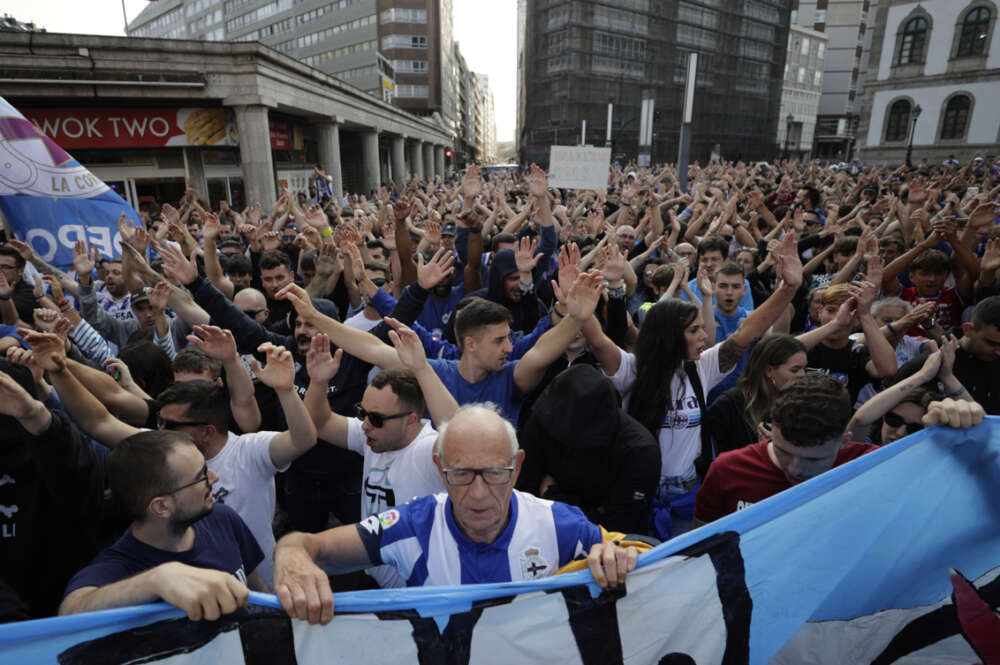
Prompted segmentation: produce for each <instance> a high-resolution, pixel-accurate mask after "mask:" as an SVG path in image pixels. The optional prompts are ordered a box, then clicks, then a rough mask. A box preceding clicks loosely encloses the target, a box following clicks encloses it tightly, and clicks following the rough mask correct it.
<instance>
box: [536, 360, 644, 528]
mask: <svg viewBox="0 0 1000 665" xmlns="http://www.w3.org/2000/svg"><path fill="white" fill-rule="evenodd" d="M518 439H519V441H520V443H521V447H522V448H524V450H525V460H524V465H523V467H522V470H521V475H520V477H519V478H518V482H517V486H518V489H521V490H523V491H527V492H531V493H533V494H537V493H538V489H539V485H540V483H541V481H542V478H543V477H544V476H545V475H546V474H548V475H551V476H552V477H553V478H554V479H555V482H556V484H555V485H554V486H552V487H550V488H549V490H548V491H547V492H546V493H545V496H544V498H546V499H553V500H557V501H563V502H565V503H569V504H571V505H575V506H579V507H580V509H582V510H583V512H584V514H586V516H587V518H588V519H589V520H590V521H592V522H594V523H595V524H600V525H602V526H604V527H605V528H607V529H608V530H611V531H621V532H624V533H646V532H647V531H648V528H649V525H648V522H649V506H650V502H651V500H652V498H653V495H654V493H655V492H656V484H657V482H658V481H659V476H660V445H659V443H658V442H657V441H656V439H654V438H653V435H652V434H650V433H649V432H648V431H647V430H646V428H644V427H643V426H642V425H640V424H639V422H638V421H636V420H635V419H634V418H632V417H631V416H629V415H628V414H627V413H625V411H624V410H623V409H622V408H621V407H620V406H619V404H618V393H617V392H616V391H615V388H614V386H613V385H612V384H611V381H609V380H608V379H607V378H606V377H605V376H604V375H603V374H602V373H601V372H600V370H598V369H596V368H594V367H592V366H590V365H574V366H573V367H570V368H569V369H567V370H566V371H564V372H562V373H561V374H559V376H557V377H556V378H555V379H553V381H552V383H551V384H550V385H549V387H548V388H547V389H546V390H545V392H543V393H542V395H541V396H540V397H539V398H538V401H537V402H535V406H534V409H533V411H532V415H531V417H530V418H529V420H528V422H527V423H525V426H524V427H523V428H521V431H520V433H519V435H518Z"/></svg>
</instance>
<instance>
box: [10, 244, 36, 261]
mask: <svg viewBox="0 0 1000 665" xmlns="http://www.w3.org/2000/svg"><path fill="white" fill-rule="evenodd" d="M7 244H8V245H9V246H10V248H11V249H13V250H14V251H15V252H17V253H18V254H20V256H21V258H22V259H24V260H25V261H27V262H29V263H30V262H31V260H32V259H33V258H35V250H34V249H32V248H31V245H29V244H28V243H26V242H21V241H20V240H17V239H16V238H14V239H11V240H8V241H7Z"/></svg>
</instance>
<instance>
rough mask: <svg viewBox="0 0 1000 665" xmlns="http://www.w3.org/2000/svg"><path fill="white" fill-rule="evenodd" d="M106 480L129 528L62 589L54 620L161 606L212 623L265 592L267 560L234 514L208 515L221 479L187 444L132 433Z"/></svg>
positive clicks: (167, 436) (218, 510)
mask: <svg viewBox="0 0 1000 665" xmlns="http://www.w3.org/2000/svg"><path fill="white" fill-rule="evenodd" d="M107 472H108V484H109V485H110V486H111V491H112V492H113V493H114V495H115V496H116V497H117V499H118V500H119V501H120V502H121V504H122V505H123V506H125V508H126V509H127V510H128V512H129V513H130V514H131V516H132V518H133V520H134V521H133V522H132V525H131V526H130V527H129V529H128V530H127V531H126V532H125V534H124V535H123V536H122V537H121V538H119V539H118V541H117V542H116V543H114V544H113V545H111V546H110V547H109V548H107V549H106V550H104V551H103V552H101V553H100V554H98V555H97V558H95V559H94V561H92V562H91V563H90V564H89V565H88V566H86V567H85V568H84V569H83V570H81V571H80V572H78V573H77V574H76V575H75V576H74V577H73V579H71V580H70V581H69V585H68V586H67V587H66V595H65V597H64V598H63V601H62V604H61V605H60V606H59V613H60V614H75V613H77V612H91V611H95V610H102V609H109V608H112V607H123V606H127V605H140V604H142V603H152V602H155V601H157V600H164V601H166V602H168V603H170V604H171V605H175V606H177V607H179V608H180V609H182V610H184V611H185V612H186V613H187V615H188V617H189V618H190V619H191V620H193V621H197V620H200V619H208V620H210V621H212V620H215V619H218V618H219V617H220V616H221V615H222V614H229V613H230V612H234V611H235V610H236V608H237V607H239V606H241V605H243V604H244V603H245V602H246V600H247V597H248V596H249V594H250V589H255V590H257V591H267V586H266V585H265V584H264V582H263V580H262V579H261V576H260V573H259V572H258V570H257V567H258V564H260V562H261V561H263V559H264V553H263V552H262V551H261V549H260V546H259V545H258V544H257V541H256V540H255V539H254V537H253V534H251V533H250V530H249V529H248V528H247V526H246V524H244V523H243V520H242V519H240V517H239V515H237V514H236V512H235V511H233V510H232V509H231V508H229V507H227V506H224V505H219V506H215V505H214V503H213V501H212V485H213V484H214V483H215V482H216V481H217V480H218V479H219V476H218V475H216V473H215V472H214V471H212V470H211V469H209V468H208V466H207V464H206V463H205V458H204V456H203V455H202V454H201V452H199V450H198V448H197V447H195V446H194V445H193V444H192V442H191V438H190V437H189V436H187V435H186V434H183V433H181V432H171V431H163V430H161V431H156V432H150V431H146V432H139V433H137V434H135V435H133V436H130V437H128V438H126V439H125V440H123V441H121V442H120V443H119V445H118V447H117V448H115V450H113V451H112V452H111V454H110V455H109V456H108V466H107ZM247 587H249V588H247Z"/></svg>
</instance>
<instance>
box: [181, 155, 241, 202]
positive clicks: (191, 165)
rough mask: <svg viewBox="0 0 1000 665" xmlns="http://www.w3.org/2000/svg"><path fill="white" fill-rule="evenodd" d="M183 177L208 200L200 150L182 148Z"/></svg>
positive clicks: (206, 182) (206, 181)
mask: <svg viewBox="0 0 1000 665" xmlns="http://www.w3.org/2000/svg"><path fill="white" fill-rule="evenodd" d="M184 175H185V176H186V177H187V179H188V180H190V181H191V182H193V183H194V187H195V189H197V190H198V191H199V192H201V193H202V194H204V195H205V198H208V178H206V177H205V163H204V162H202V161H201V149H200V148H184ZM227 203H232V201H227Z"/></svg>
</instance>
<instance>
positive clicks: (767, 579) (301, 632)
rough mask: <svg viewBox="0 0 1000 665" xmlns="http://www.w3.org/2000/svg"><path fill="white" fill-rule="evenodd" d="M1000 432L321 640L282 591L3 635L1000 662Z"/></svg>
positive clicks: (310, 651) (390, 604) (918, 442)
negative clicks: (623, 566) (191, 613)
mask: <svg viewBox="0 0 1000 665" xmlns="http://www.w3.org/2000/svg"><path fill="white" fill-rule="evenodd" d="M998 459H1000V418H987V420H986V422H984V423H983V424H982V425H979V426H977V427H975V428H972V429H971V430H965V431H963V430H944V429H940V428H933V429H931V430H927V431H922V432H918V433H917V434H914V435H912V436H910V437H907V438H906V439H904V440H902V441H898V442H896V443H894V444H892V445H891V446H888V447H886V448H882V449H880V450H877V451H875V452H873V453H870V454H869V455H866V456H864V457H862V458H860V459H858V460H855V461H853V462H851V463H849V464H846V465H844V466H842V467H839V468H837V469H833V470H832V471H830V472H828V473H826V474H824V475H822V476H820V477H818V478H815V479H813V480H811V481H809V482H806V483H803V484H801V485H798V486H796V487H794V488H792V489H790V490H788V491H786V492H783V493H782V494H780V495H777V496H775V497H772V498H770V499H768V500H766V501H762V502H760V503H758V504H755V505H752V506H749V507H748V508H746V509H745V510H742V511H739V512H737V513H735V514H733V515H730V516H728V517H725V518H723V519H721V520H719V521H717V522H714V523H712V524H710V525H708V526H706V527H703V528H701V529H698V530H696V531H693V532H691V533H688V534H685V535H683V536H681V537H679V538H676V539H674V540H672V541H670V542H667V543H664V544H662V545H660V546H659V547H657V548H655V549H653V550H651V551H650V552H648V553H645V554H643V555H642V556H641V557H640V567H639V568H638V569H637V570H636V571H634V572H633V573H632V574H631V575H630V576H629V578H628V580H627V583H626V584H625V585H624V587H623V588H620V589H617V590H612V591H606V592H604V593H598V589H597V588H596V587H595V586H593V584H592V578H591V577H590V574H589V572H586V571H584V572H577V573H571V574H568V575H561V576H556V577H550V578H546V579H543V580H538V581H534V582H522V583H515V584H491V585H470V586H466V587H437V588H433V587H428V588H416V589H397V590H391V591H390V590H386V591H361V592H356V593H345V594H338V595H337V597H336V610H337V615H336V616H335V617H334V620H333V621H332V622H331V623H330V624H329V625H327V626H325V627H319V626H309V625H307V624H305V623H303V622H300V621H291V620H289V619H288V617H287V616H286V615H284V613H282V612H281V610H280V609H277V604H276V603H275V601H274V598H273V596H265V595H261V594H256V593H255V594H252V595H251V602H252V605H250V606H248V607H247V608H246V609H244V610H241V611H240V612H238V613H236V614H233V615H230V616H227V617H224V618H223V619H222V620H220V621H216V622H204V621H202V622H190V621H188V620H187V619H185V618H183V617H182V616H180V613H179V612H178V611H176V610H173V609H172V608H169V607H168V606H166V605H163V604H157V605H146V606H142V607H135V608H123V609H117V610H109V611H105V612H95V613H91V614H83V615H77V616H69V617H57V618H53V619H43V620H39V621H29V622H23V623H20V624H8V625H5V626H0V654H3V656H4V658H3V660H4V662H12V663H33V664H34V663H43V664H47V663H61V664H62V665H78V664H79V665H83V664H89V663H102V664H107V665H118V664H124V663H138V662H142V663H158V664H169V665H174V664H177V665H180V664H181V663H192V662H199V663H213V664H215V663H218V664H220V665H257V664H258V663H269V664H275V665H285V664H288V665H291V664H295V663H298V664H302V665H305V664H311V663H317V664H319V663H323V664H330V663H379V665H395V664H397V663H435V664H436V663H454V664H459V663H461V664H465V663H553V662H558V663H568V664H577V663H580V664H585V665H591V664H593V665H598V664H599V665H609V664H613V663H629V664H633V663H634V664H650V665H692V664H697V665H735V664H738V663H752V664H754V665H764V664H766V663H769V662H773V663H776V664H781V665H783V664H786V663H787V664H793V663H794V664H796V665H800V664H802V663H810V664H813V663H819V664H824V663H829V664H831V665H843V664H845V663H850V664H852V665H858V664H874V665H888V664H890V663H901V664H908V665H915V664H917V663H944V662H947V663H968V664H969V665H972V664H973V663H996V662H1000V660H998V659H1000V643H998V639H1000V616H998V614H997V605H998V603H1000V577H998V573H1000V465H998Z"/></svg>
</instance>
